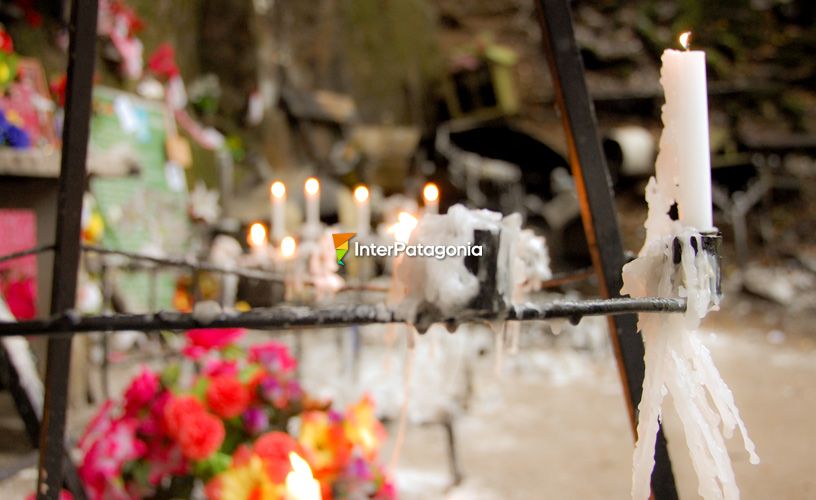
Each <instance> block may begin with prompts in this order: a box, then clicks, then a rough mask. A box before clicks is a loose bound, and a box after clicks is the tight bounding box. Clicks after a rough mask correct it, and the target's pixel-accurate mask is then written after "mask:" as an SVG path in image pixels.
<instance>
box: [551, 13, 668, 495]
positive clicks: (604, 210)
mask: <svg viewBox="0 0 816 500" xmlns="http://www.w3.org/2000/svg"><path fill="white" fill-rule="evenodd" d="M536 8H537V11H538V21H539V24H540V26H541V31H542V37H541V38H542V42H543V44H544V50H545V53H546V55H547V62H548V64H549V66H550V73H551V74H552V76H553V87H554V90H555V97H556V102H557V104H558V108H559V110H560V112H561V122H562V124H563V126H564V133H565V135H566V138H567V150H568V153H569V161H570V166H571V168H572V174H573V178H574V179H575V188H576V191H577V194H578V199H579V201H580V204H581V217H582V219H583V223H584V231H585V233H586V239H587V244H588V245H589V250H590V254H591V256H592V263H593V265H594V267H595V270H596V272H597V274H598V282H599V285H600V286H599V288H600V293H601V296H603V297H605V298H614V297H618V296H619V295H620V289H621V285H622V277H621V269H622V268H623V265H624V264H625V262H626V261H625V255H624V251H623V244H622V242H621V236H620V230H619V228H618V221H617V219H616V217H615V214H616V213H617V211H616V209H615V202H614V198H613V193H612V190H611V188H610V186H611V185H612V184H611V180H610V177H609V170H608V169H607V166H606V160H605V157H604V154H603V149H602V148H601V142H600V138H599V136H598V127H597V122H596V119H595V111H594V107H593V104H592V101H591V99H590V96H589V91H588V89H587V84H586V79H585V72H584V67H583V63H582V61H581V54H580V52H579V48H578V43H577V42H576V39H575V32H574V30H573V24H572V15H571V13H570V7H569V1H568V0H536ZM609 331H610V337H611V341H612V346H613V349H614V352H615V358H616V359H617V362H618V372H619V373H620V377H621V381H622V385H623V389H624V393H625V394H626V400H627V407H628V410H629V422H630V424H631V427H632V431H633V433H634V434H636V433H637V406H638V404H639V403H640V398H641V393H642V386H643V377H644V374H645V365H644V360H643V355H644V347H643V340H642V338H641V337H640V336H639V335H637V318H636V316H635V315H634V314H623V315H619V316H616V317H614V318H611V317H610V318H609ZM652 492H653V494H654V498H655V499H656V500H672V499H675V498H677V488H676V486H675V483H674V474H673V472H672V468H671V461H670V460H669V454H668V448H667V445H666V440H665V437H664V436H663V431H662V429H659V430H658V433H657V438H656V446H655V467H654V472H653V473H652Z"/></svg>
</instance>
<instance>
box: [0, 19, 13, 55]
mask: <svg viewBox="0 0 816 500" xmlns="http://www.w3.org/2000/svg"><path fill="white" fill-rule="evenodd" d="M0 52H4V53H6V54H11V53H13V52H14V42H13V41H12V39H11V36H10V35H9V34H8V32H6V30H4V29H3V27H2V26H0Z"/></svg>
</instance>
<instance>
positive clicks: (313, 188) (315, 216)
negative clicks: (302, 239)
mask: <svg viewBox="0 0 816 500" xmlns="http://www.w3.org/2000/svg"><path fill="white" fill-rule="evenodd" d="M303 192H304V194H305V195H306V225H307V226H309V227H317V226H318V225H319V224H320V182H319V181H318V180H317V179H315V178H314V177H309V178H308V179H306V183H305V184H304V185H303Z"/></svg>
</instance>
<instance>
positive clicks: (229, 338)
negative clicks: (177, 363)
mask: <svg viewBox="0 0 816 500" xmlns="http://www.w3.org/2000/svg"><path fill="white" fill-rule="evenodd" d="M243 334H244V329H243V328H196V329H193V330H187V346H186V347H185V348H184V355H185V356H187V357H189V358H191V359H198V358H199V357H201V356H203V355H204V354H205V353H206V352H207V351H210V350H211V349H221V348H222V347H224V346H227V345H229V344H231V343H233V342H235V341H236V340H237V339H238V338H239V337H241V335H243Z"/></svg>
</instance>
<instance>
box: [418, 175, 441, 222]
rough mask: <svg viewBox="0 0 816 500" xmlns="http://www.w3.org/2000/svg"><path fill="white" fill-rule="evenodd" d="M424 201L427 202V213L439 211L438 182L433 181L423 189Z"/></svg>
mask: <svg viewBox="0 0 816 500" xmlns="http://www.w3.org/2000/svg"><path fill="white" fill-rule="evenodd" d="M422 201H423V203H424V204H425V213H426V214H438V213H439V188H438V187H436V184H434V183H433V182H429V183H427V184H425V187H424V188H423V189H422Z"/></svg>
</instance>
